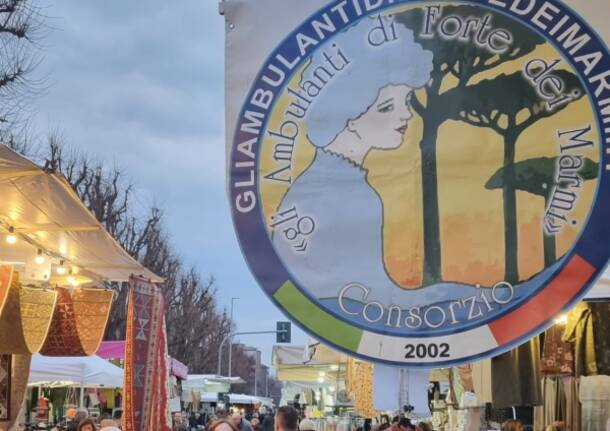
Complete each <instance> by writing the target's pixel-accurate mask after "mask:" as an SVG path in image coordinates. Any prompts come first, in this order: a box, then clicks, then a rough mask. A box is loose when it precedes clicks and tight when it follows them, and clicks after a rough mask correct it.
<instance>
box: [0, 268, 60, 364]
mask: <svg viewBox="0 0 610 431" xmlns="http://www.w3.org/2000/svg"><path fill="white" fill-rule="evenodd" d="M56 300H57V293H56V292H55V291H54V290H48V289H40V288H32V287H20V286H19V274H18V273H17V272H14V271H13V273H12V276H11V285H10V288H9V291H8V295H7V298H6V302H5V304H4V307H3V309H2V311H1V313H0V353H11V354H22V355H29V354H31V353H38V352H39V351H40V350H41V348H42V346H43V343H44V341H45V339H46V337H47V334H48V333H49V329H50V326H51V320H52V317H53V310H54V308H55V303H56Z"/></svg>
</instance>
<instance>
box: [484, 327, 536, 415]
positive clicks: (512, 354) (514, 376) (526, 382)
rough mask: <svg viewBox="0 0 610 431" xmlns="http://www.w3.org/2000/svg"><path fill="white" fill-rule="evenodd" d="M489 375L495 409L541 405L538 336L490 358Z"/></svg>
mask: <svg viewBox="0 0 610 431" xmlns="http://www.w3.org/2000/svg"><path fill="white" fill-rule="evenodd" d="M491 373H492V378H491V381H492V392H493V405H494V407H514V406H534V405H540V404H541V403H542V391H541V388H540V379H541V375H540V342H539V339H538V337H534V338H532V339H531V340H530V341H528V342H526V343H524V344H522V345H520V346H519V347H517V348H515V349H512V350H510V351H508V352H506V353H504V354H502V355H500V356H497V357H495V358H493V359H492V360H491ZM507 382H510V384H507Z"/></svg>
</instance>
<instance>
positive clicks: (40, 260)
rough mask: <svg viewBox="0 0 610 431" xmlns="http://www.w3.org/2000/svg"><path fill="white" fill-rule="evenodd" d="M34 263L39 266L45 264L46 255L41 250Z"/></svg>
mask: <svg viewBox="0 0 610 431" xmlns="http://www.w3.org/2000/svg"><path fill="white" fill-rule="evenodd" d="M34 262H36V263H37V264H38V265H42V264H43V263H44V255H43V254H42V250H41V249H38V254H37V255H36V258H35V259H34Z"/></svg>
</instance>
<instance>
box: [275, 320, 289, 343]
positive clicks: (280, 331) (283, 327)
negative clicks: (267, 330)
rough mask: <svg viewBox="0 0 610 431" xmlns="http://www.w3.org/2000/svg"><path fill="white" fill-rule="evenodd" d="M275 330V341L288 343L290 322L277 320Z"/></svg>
mask: <svg viewBox="0 0 610 431" xmlns="http://www.w3.org/2000/svg"><path fill="white" fill-rule="evenodd" d="M276 330H277V332H276V334H275V342H276V343H290V322H277V325H276Z"/></svg>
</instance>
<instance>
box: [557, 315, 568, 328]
mask: <svg viewBox="0 0 610 431" xmlns="http://www.w3.org/2000/svg"><path fill="white" fill-rule="evenodd" d="M566 323H568V315H567V314H562V315H561V316H559V317H558V318H557V319H555V324H556V325H565V324H566Z"/></svg>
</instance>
